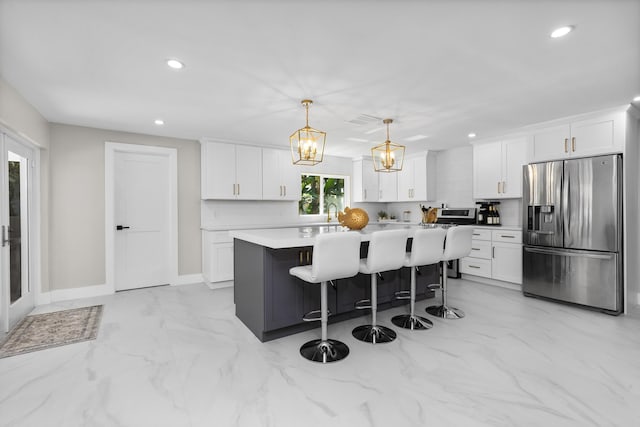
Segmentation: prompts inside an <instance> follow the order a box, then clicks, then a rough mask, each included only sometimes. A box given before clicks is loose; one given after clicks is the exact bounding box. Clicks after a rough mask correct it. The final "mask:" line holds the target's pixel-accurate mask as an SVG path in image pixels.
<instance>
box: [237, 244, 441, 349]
mask: <svg viewBox="0 0 640 427" xmlns="http://www.w3.org/2000/svg"><path fill="white" fill-rule="evenodd" d="M366 249H367V244H366V243H363V245H362V248H361V256H362V257H366ZM312 250H313V248H312V247H305V248H285V249H270V248H266V247H263V246H260V245H256V244H253V243H249V242H246V241H243V240H238V239H236V240H235V241H234V255H235V257H236V259H239V260H242V263H237V264H236V265H235V267H234V276H235V278H234V302H235V305H236V316H237V317H238V318H239V319H240V320H241V321H242V322H243V323H244V324H245V325H246V326H247V327H248V328H249V329H250V330H251V331H252V332H253V333H254V334H255V335H256V336H257V337H258V338H259V339H260V340H261V341H269V340H272V339H275V338H279V337H282V336H286V335H290V334H293V333H297V332H299V331H302V330H306V329H312V328H317V327H319V324H318V323H317V322H304V321H303V320H302V319H303V317H304V315H305V314H306V313H308V312H310V311H313V310H319V309H320V284H313V283H307V282H305V281H303V280H300V279H298V278H296V277H294V276H291V275H290V274H289V269H290V268H291V267H295V266H298V265H305V264H309V263H310V262H311V259H312V256H313V253H312ZM418 271H419V274H418V275H417V276H416V278H417V287H416V289H417V291H418V292H417V299H424V298H428V297H432V296H433V294H434V293H433V292H432V291H427V289H426V286H427V285H429V284H431V283H437V281H438V270H437V266H435V265H433V266H424V267H420V268H419V270H418ZM370 283H371V282H370V276H369V275H368V274H358V275H356V276H354V277H351V278H347V279H339V280H335V281H333V282H330V284H329V286H328V295H327V296H328V303H329V310H330V311H331V314H332V316H331V317H330V319H329V320H330V321H334V320H342V319H348V318H351V317H354V316H359V315H368V314H369V313H370V312H369V310H356V309H355V303H356V302H357V301H360V300H363V299H368V298H370V289H371V284H370ZM409 288H410V269H409V268H403V269H401V270H398V271H388V272H383V273H381V277H380V276H379V277H378V309H379V310H384V309H385V308H390V307H391V306H395V305H400V304H406V303H407V302H408V300H397V299H396V298H395V296H396V292H397V291H399V290H409Z"/></svg>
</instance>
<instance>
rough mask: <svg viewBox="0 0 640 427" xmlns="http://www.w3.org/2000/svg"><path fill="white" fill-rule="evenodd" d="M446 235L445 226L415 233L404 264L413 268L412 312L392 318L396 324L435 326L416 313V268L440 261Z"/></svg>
mask: <svg viewBox="0 0 640 427" xmlns="http://www.w3.org/2000/svg"><path fill="white" fill-rule="evenodd" d="M446 235H447V231H446V230H445V229H443V228H430V229H426V230H417V231H416V232H415V234H414V235H413V242H412V243H411V252H410V253H407V255H406V257H405V260H404V266H405V267H409V268H411V290H410V296H409V298H410V300H411V302H410V310H409V312H410V314H400V315H398V316H394V317H393V318H392V319H391V322H393V324H394V325H396V326H399V327H401V328H404V329H411V330H420V329H431V328H432V327H433V323H432V322H431V320H429V319H426V318H424V317H421V316H416V315H415V307H416V270H417V269H418V266H421V265H430V264H437V263H439V262H440V260H441V259H442V255H443V252H442V251H443V247H444V238H445V236H446ZM403 292H406V291H403ZM403 298H406V297H403Z"/></svg>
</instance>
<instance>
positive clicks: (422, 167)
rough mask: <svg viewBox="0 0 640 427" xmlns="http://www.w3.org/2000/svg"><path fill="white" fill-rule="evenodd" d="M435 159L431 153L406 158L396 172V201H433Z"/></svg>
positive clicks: (434, 195) (434, 191)
mask: <svg viewBox="0 0 640 427" xmlns="http://www.w3.org/2000/svg"><path fill="white" fill-rule="evenodd" d="M435 197H436V158H435V155H434V154H433V153H422V154H416V155H411V156H407V157H406V158H405V159H404V164H403V166H402V170H401V171H400V172H398V201H399V202H412V201H415V200H422V201H426V200H435Z"/></svg>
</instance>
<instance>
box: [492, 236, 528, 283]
mask: <svg viewBox="0 0 640 427" xmlns="http://www.w3.org/2000/svg"><path fill="white" fill-rule="evenodd" d="M491 275H492V277H493V278H494V279H497V280H504V281H505V282H512V283H518V284H522V245H518V244H513V243H500V242H494V243H493V259H492V260H491Z"/></svg>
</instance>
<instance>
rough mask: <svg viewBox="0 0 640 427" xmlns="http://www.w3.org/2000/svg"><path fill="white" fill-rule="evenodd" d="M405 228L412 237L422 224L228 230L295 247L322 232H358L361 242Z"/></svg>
mask: <svg viewBox="0 0 640 427" xmlns="http://www.w3.org/2000/svg"><path fill="white" fill-rule="evenodd" d="M398 228H403V229H407V231H408V234H409V237H412V236H413V234H414V233H415V231H416V230H420V229H422V226H420V225H417V224H408V223H401V222H400V223H388V224H387V223H385V224H369V225H367V226H366V227H365V228H364V229H362V230H349V229H348V228H346V227H342V226H340V225H338V224H334V225H322V226H300V227H288V228H263V229H246V230H230V231H229V234H230V235H231V237H233V238H236V239H240V240H245V241H247V242H250V243H255V244H257V245H261V246H266V247H268V248H273V249H283V248H297V247H304V246H313V244H314V242H315V237H316V236H317V235H319V234H323V233H359V234H360V236H361V238H362V241H363V242H368V241H369V239H370V237H371V233H373V232H374V231H379V230H384V229H398Z"/></svg>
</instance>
